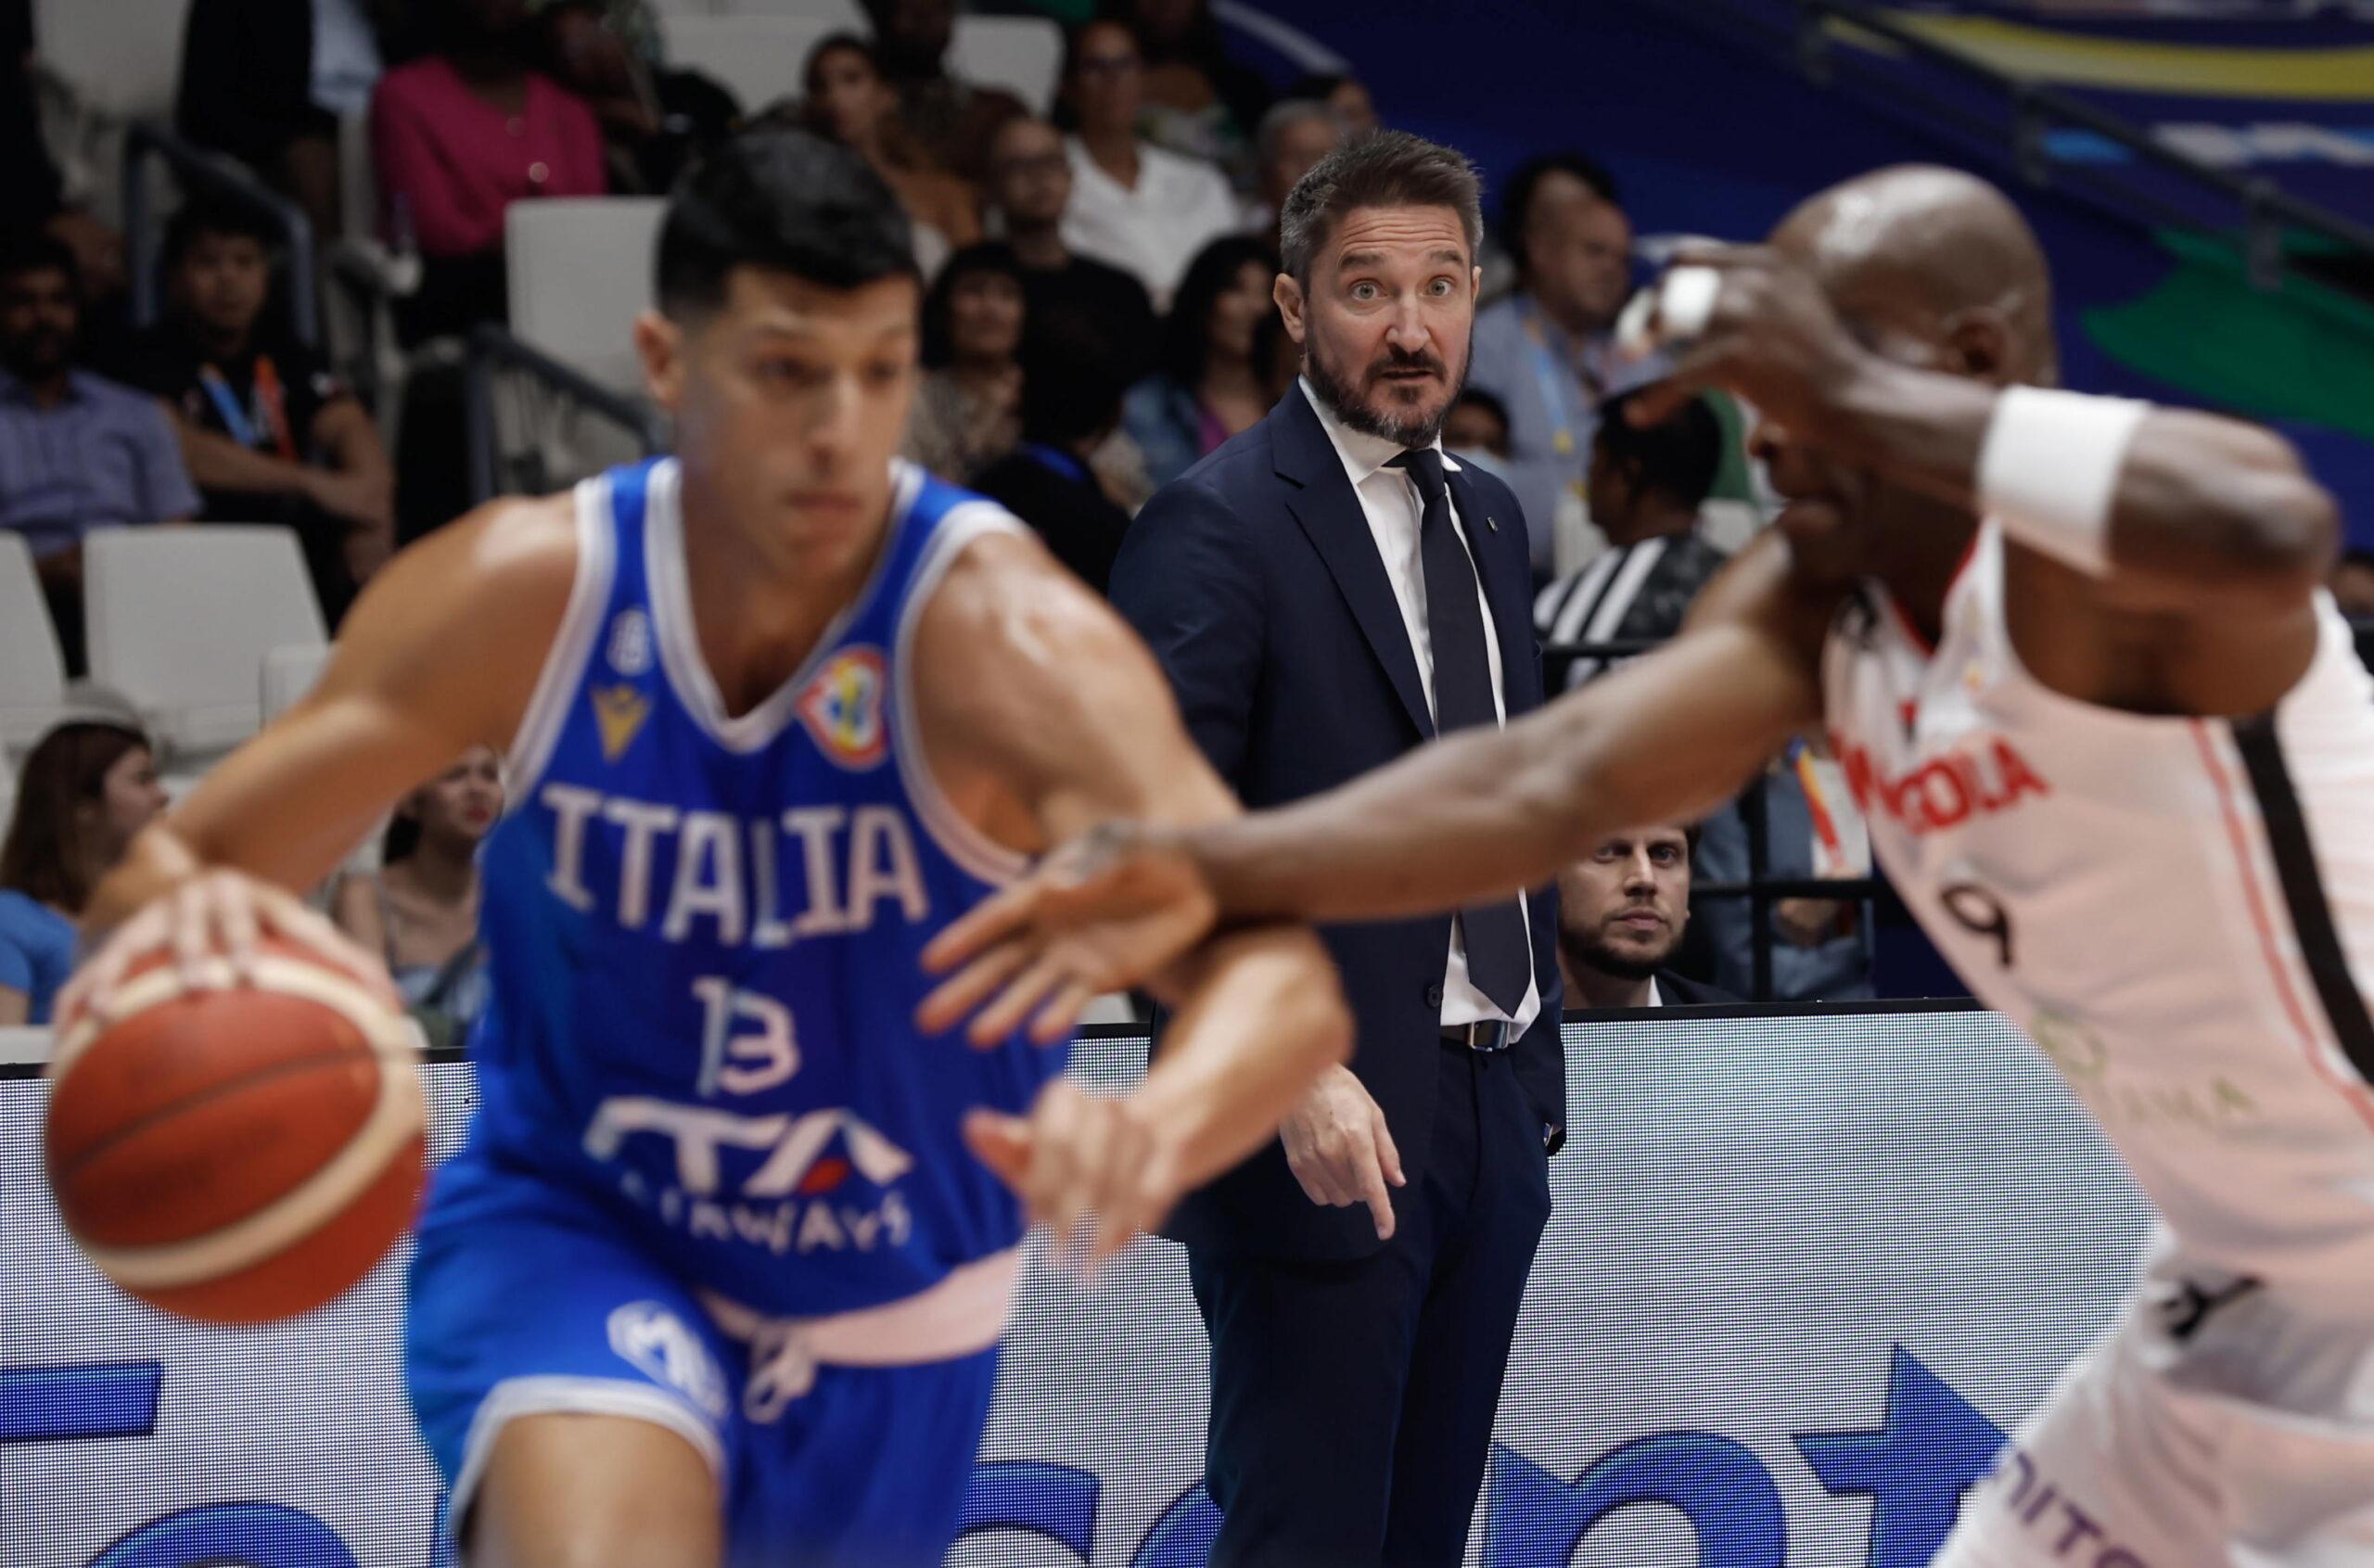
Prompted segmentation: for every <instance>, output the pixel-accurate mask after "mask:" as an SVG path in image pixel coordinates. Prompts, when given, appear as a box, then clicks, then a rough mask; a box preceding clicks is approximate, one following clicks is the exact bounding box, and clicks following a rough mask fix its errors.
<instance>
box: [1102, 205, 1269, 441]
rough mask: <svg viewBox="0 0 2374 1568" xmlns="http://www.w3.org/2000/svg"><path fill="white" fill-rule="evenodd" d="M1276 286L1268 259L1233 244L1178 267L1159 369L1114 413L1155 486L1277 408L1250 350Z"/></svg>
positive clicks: (1217, 244) (1251, 242)
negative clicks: (1181, 272)
mask: <svg viewBox="0 0 2374 1568" xmlns="http://www.w3.org/2000/svg"><path fill="white" fill-rule="evenodd" d="M1277 277H1278V258H1277V256H1276V254H1275V253H1274V252H1272V251H1271V250H1270V248H1269V247H1268V246H1266V245H1264V244H1262V243H1261V242H1260V241H1259V240H1257V239H1251V238H1247V237H1246V236H1242V235H1232V236H1229V237H1228V238H1226V239H1217V240H1214V241H1213V242H1212V243H1211V244H1209V245H1207V246H1206V247H1205V248H1204V249H1203V252H1202V253H1201V254H1200V255H1198V256H1197V257H1196V258H1195V260H1194V261H1193V263H1191V264H1190V265H1189V267H1188V268H1187V276H1186V278H1185V279H1184V280H1183V281H1182V282H1181V284H1180V286H1179V300H1178V302H1177V303H1176V304H1174V305H1172V306H1171V308H1170V319H1169V320H1168V322H1166V323H1165V324H1164V326H1163V338H1162V363H1161V368H1159V369H1158V370H1156V371H1155V374H1154V375H1152V376H1148V377H1146V378H1145V379H1144V380H1143V381H1141V382H1139V383H1138V384H1137V385H1136V386H1135V387H1133V388H1131V389H1130V396H1129V399H1128V401H1127V402H1125V403H1123V405H1122V414H1121V423H1122V427H1123V428H1125V429H1127V430H1128V431H1129V432H1130V440H1134V441H1136V442H1137V443H1138V450H1139V451H1141V452H1142V453H1145V458H1146V473H1147V475H1148V476H1149V477H1150V478H1153V480H1154V482H1155V484H1156V485H1157V486H1160V485H1167V484H1168V483H1169V482H1170V481H1171V480H1173V479H1175V478H1178V477H1179V476H1180V475H1181V474H1183V473H1185V472H1186V471H1187V470H1188V469H1189V468H1191V467H1193V465H1194V463H1195V460H1196V459H1197V458H1199V457H1202V456H1203V455H1204V454H1205V453H1209V452H1213V451H1216V450H1217V449H1218V448H1219V444H1220V443H1221V442H1222V441H1224V440H1228V439H1229V438H1230V437H1231V436H1233V435H1235V434H1236V433H1237V432H1238V431H1240V430H1246V429H1250V428H1252V427H1253V426H1255V425H1257V424H1258V423H1259V422H1260V420H1261V416H1262V415H1264V414H1268V413H1269V412H1270V405H1271V404H1272V403H1274V402H1276V401H1277V400H1276V399H1275V398H1273V397H1270V395H1269V389H1268V383H1267V380H1266V378H1265V376H1264V375H1263V367H1262V366H1261V365H1259V364H1258V363H1256V361H1255V359H1254V351H1253V340H1254V334H1255V330H1256V329H1257V327H1258V326H1259V325H1260V324H1261V318H1262V317H1263V316H1265V315H1271V314H1274V313H1276V311H1277V306H1276V305H1274V304H1273V303H1271V302H1270V288H1271V287H1272V286H1274V285H1275V283H1276V282H1277Z"/></svg>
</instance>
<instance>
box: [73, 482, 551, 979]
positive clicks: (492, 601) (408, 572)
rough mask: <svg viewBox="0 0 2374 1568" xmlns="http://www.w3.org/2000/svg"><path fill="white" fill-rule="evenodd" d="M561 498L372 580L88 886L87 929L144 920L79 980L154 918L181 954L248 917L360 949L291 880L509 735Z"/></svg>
mask: <svg viewBox="0 0 2374 1568" xmlns="http://www.w3.org/2000/svg"><path fill="white" fill-rule="evenodd" d="M575 567H576V545H575V538H574V532H573V529H572V527H571V523H570V518H569V515H568V498H567V497H560V498H555V499H550V500H542V501H532V502H507V503H499V504H495V505H492V506H489V507H487V508H485V509H483V510H482V511H481V512H479V513H478V514H475V515H473V516H470V517H467V518H465V519H463V520H461V521H459V522H456V523H454V524H453V525H452V526H451V527H450V528H447V529H441V530H440V531H439V532H438V533H436V534H433V535H431V536H430V537H429V538H428V539H426V540H424V541H422V542H420V543H419V544H417V545H415V546H414V547H413V548H412V549H410V550H407V551H406V552H404V554H403V555H401V556H399V557H398V558H397V559H396V560H395V561H394V562H393V563H391V564H390V565H389V567H387V569H386V570H385V571H383V572H382V573H381V574H380V575H379V576H378V577H377V578H376V579H375V580H373V582H372V584H371V586H370V587H369V589H368V590H366V591H365V592H364V594H363V596H362V598H361V599H359V600H358V601H357V602H356V604H355V606H354V608H353V610H352V611H351V613H350V614H349V615H348V617H347V619H346V622H345V624H344V626H343V627H342V628H341V629H340V632H339V636H338V646H337V648H336V649H335V651H334V652H333V654H332V657H331V659H330V662H329V666H328V668H327V669H326V670H325V671H324V673H323V676H322V679H321V681H320V682H318V683H317V684H316V685H315V687H314V688H313V691H312V692H311V693H309V694H308V695H306V696H305V698H304V699H303V700H302V701H300V702H299V703H298V704H297V705H296V706H295V707H293V708H289V709H288V711H287V712H286V713H283V714H281V715H280V716H279V717H278V718H276V719H274V720H273V722H272V723H270V724H269V725H267V726H265V728H264V729H263V730H262V733H259V734H257V735H256V736H255V738H254V739H252V740H250V741H249V742H248V743H247V744H246V745H244V746H240V747H239V748H238V749H237V750H236V751H235V752H233V753H232V754H231V755H230V756H229V757H227V758H225V759H223V761H222V762H221V763H219V764H218V765H217V766H216V767H214V768H213V769H212V770H211V771H209V772H208V773H207V775H206V777H205V778H204V780H202V781H201V782H200V783H199V784H198V787H197V788H196V789H195V790H193V791H192V792H191V793H190V795H189V796H188V797H187V798H185V799H184V800H183V801H181V802H180V803H179V804H177V805H176V806H174V807H173V808H172V810H170V811H168V812H167V813H166V814H165V815H164V816H162V817H161V818H160V819H159V820H158V821H156V822H152V823H150V824H149V825H148V826H147V828H145V829H143V830H142V831H141V833H140V835H138V836H137V837H136V838H134V840H133V842H132V845H131V848H130V849H129V851H128V852H127V854H126V855H125V857H124V859H123V860H122V861H121V863H119V864H118V865H117V866H116V868H115V869H114V870H113V871H111V872H110V873H108V875H107V876H106V877H105V878H103V879H102V880H101V881H100V883H99V885H98V886H97V887H96V889H94V891H93V894H92V899H91V903H90V905H89V907H88V909H87V910H86V911H84V914H83V927H84V933H85V938H86V940H88V939H90V938H92V937H97V936H100V935H104V934H106V933H108V932H109V931H111V930H114V929H115V928H117V927H119V926H121V925H122V924H124V923H125V922H126V921H128V920H130V919H131V918H132V917H133V915H134V913H135V911H145V912H144V913H143V914H142V918H143V920H144V922H145V923H147V924H149V925H152V926H154V927H156V928H157V929H155V930H153V931H144V932H139V933H126V938H127V939H126V940H122V941H118V942H114V943H110V944H108V948H106V949H102V950H100V952H99V953H98V954H97V955H96V957H95V959H94V961H93V962H92V963H91V964H88V965H86V966H85V974H84V975H83V976H80V977H78V980H77V983H76V990H77V993H78V994H104V992H105V990H106V988H105V986H103V985H97V986H95V985H94V984H93V977H94V976H97V975H102V972H103V971H104V968H105V965H106V963H107V962H108V960H109V957H110V951H109V950H112V952H113V954H114V955H116V956H121V954H123V953H126V952H128V951H130V950H133V949H135V948H145V947H146V946H147V943H148V942H149V941H150V940H153V939H157V938H159V937H164V936H165V935H167V934H168V933H169V932H170V933H171V934H172V935H173V936H174V937H175V939H176V940H177V941H179V942H181V943H182V944H183V945H184V946H185V948H186V949H187V950H189V952H190V954H191V956H192V957H193V958H194V957H195V956H197V954H198V952H200V951H202V950H205V948H206V947H207V946H209V945H210V944H211V942H213V941H216V940H223V939H227V940H228V942H229V945H230V946H231V947H232V948H234V949H237V948H239V947H240V946H242V945H243V944H246V943H251V941H252V933H253V931H254V929H255V926H256V925H257V924H258V923H259V922H261V923H262V924H267V925H274V926H279V927H284V928H293V929H296V930H299V931H300V932H301V934H302V935H303V936H305V937H306V938H307V939H308V940H309V941H311V942H313V943H314V944H315V945H316V946H321V947H325V948H327V949H329V950H332V951H333V952H336V953H339V954H341V955H343V956H347V957H349V958H351V959H354V958H359V957H360V955H358V954H353V953H350V952H348V951H347V950H346V944H345V943H344V942H343V940H342V939H340V938H338V937H337V936H336V933H335V932H334V930H333V929H332V928H331V927H330V926H329V924H328V923H327V922H324V921H318V920H315V919H313V917H312V916H311V914H310V911H306V910H305V909H304V908H303V906H301V905H300V904H299V903H298V902H297V900H296V898H295V897H294V895H295V894H297V893H300V892H302V891H303V890H304V889H306V888H309V887H311V886H313V885H315V884H316V883H318V882H319V881H320V880H321V879H322V878H323V877H324V876H325V875H326V874H328V873H329V872H330V871H331V869H332V868H334V867H335V866H336V865H337V864H338V861H339V860H341V859H342V858H343V857H344V856H345V855H346V854H347V852H348V851H349V850H350V849H351V848H353V846H354V845H355V844H356V843H357V842H358V841H359V840H360V839H361V838H362V837H363V835H364V834H366V833H368V832H369V831H371V829H372V828H373V826H374V825H375V824H376V823H377V822H378V821H379V820H380V818H381V817H382V816H383V815H384V814H385V813H386V812H387V811H388V809H389V808H390V807H392V806H393V805H394V804H395V803H396V802H397V801H398V800H399V799H401V798H402V797H403V796H404V794H405V793H406V792H407V791H409V790H412V789H414V788H415V787H417V786H418V785H419V784H421V783H423V782H424V781H426V780H428V779H429V778H432V777H434V776H435V775H436V774H437V773H438V771H440V770H441V769H443V768H445V767H446V766H448V765H449V764H450V763H451V762H452V761H453V759H454V758H455V757H456V756H458V755H460V754H461V753H462V752H463V751H465V750H467V749H468V748H469V747H470V746H478V745H488V746H495V747H497V748H498V749H501V748H504V747H507V746H509V745H510V742H511V732H512V730H513V729H514V728H515V727H516V726H517V722H518V720H519V716H520V714H521V713H522V712H523V711H524V710H525V708H526V707H527V703H528V695H529V691H530V687H531V686H532V685H533V683H534V682H535V680H536V677H537V674H538V672H539V671H540V669H542V663H543V658H544V654H545V651H546V650H547V648H548V647H549V645H550V644H551V642H552V639H553V636H554V634H555V631H556V630H557V628H558V626H559V624H560V618H561V613H562V610H563V608H564V606H566V605H567V603H568V593H569V588H570V584H571V582H572V580H573V579H574V574H575ZM216 873H230V874H216ZM169 894H170V895H171V897H170V898H167V897H165V896H166V895H169ZM368 966H369V967H370V968H372V969H376V968H377V961H376V960H371V961H369V964H368Z"/></svg>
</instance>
